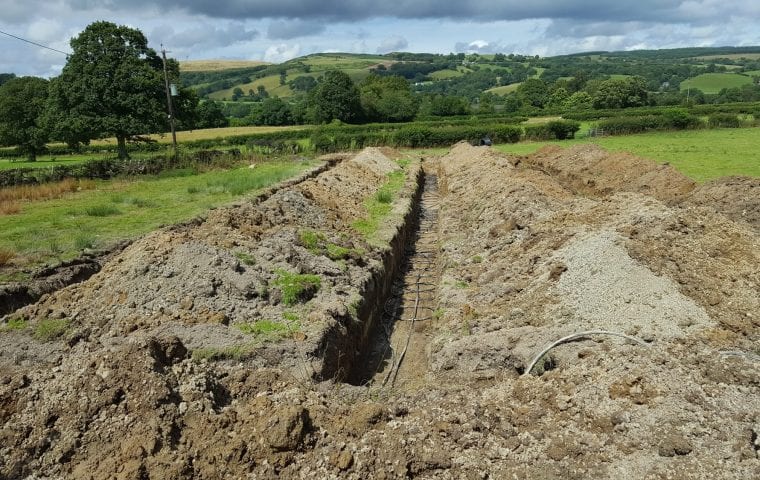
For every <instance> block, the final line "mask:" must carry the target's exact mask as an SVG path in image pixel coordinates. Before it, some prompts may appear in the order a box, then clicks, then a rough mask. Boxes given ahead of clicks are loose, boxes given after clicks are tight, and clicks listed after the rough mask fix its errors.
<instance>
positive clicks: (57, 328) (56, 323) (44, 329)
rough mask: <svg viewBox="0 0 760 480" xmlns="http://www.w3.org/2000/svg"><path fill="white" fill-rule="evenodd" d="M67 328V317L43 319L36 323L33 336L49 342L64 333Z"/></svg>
mask: <svg viewBox="0 0 760 480" xmlns="http://www.w3.org/2000/svg"><path fill="white" fill-rule="evenodd" d="M68 328H69V321H68V320H67V319H65V318H64V319H60V320H56V319H44V320H40V321H39V323H37V326H36V327H35V329H34V338H35V339H37V340H39V341H41V342H51V341H53V340H55V339H57V338H59V337H61V336H63V334H64V333H66V330H68Z"/></svg>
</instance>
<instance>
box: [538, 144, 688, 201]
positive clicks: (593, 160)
mask: <svg viewBox="0 0 760 480" xmlns="http://www.w3.org/2000/svg"><path fill="white" fill-rule="evenodd" d="M523 161H524V162H525V163H526V164H527V165H528V166H530V167H532V168H536V169H540V170H543V171H545V172H547V173H549V174H551V175H552V176H553V177H555V178H556V179H557V180H559V181H560V182H561V183H562V184H563V185H564V186H566V187H567V188H570V189H572V190H573V191H575V192H578V193H584V194H595V195H599V194H601V195H606V194H610V193H612V192H620V191H624V192H639V193H643V194H646V195H651V196H652V197H654V198H656V199H658V200H662V201H664V202H666V203H673V202H677V201H679V200H681V199H683V198H684V197H685V196H686V195H687V194H688V193H689V192H691V191H692V190H693V189H694V187H695V186H696V183H695V182H694V181H693V180H691V179H689V178H688V177H686V176H684V175H683V174H681V173H680V172H678V171H677V170H676V169H675V168H673V167H671V166H669V165H667V164H666V165H658V164H656V163H654V162H652V161H650V160H645V159H643V158H639V157H636V156H634V155H631V154H629V153H610V152H608V151H606V150H604V149H602V148H601V147H598V146H596V145H579V146H575V147H571V148H569V149H567V150H565V149H562V148H560V147H556V146H551V147H544V148H543V149H541V150H539V151H538V152H537V153H536V154H534V155H531V156H529V157H527V158H526V159H524V160H523Z"/></svg>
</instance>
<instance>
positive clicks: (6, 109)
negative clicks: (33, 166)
mask: <svg viewBox="0 0 760 480" xmlns="http://www.w3.org/2000/svg"><path fill="white" fill-rule="evenodd" d="M47 96H48V81H47V80H44V79H42V78H37V77H21V78H12V79H10V80H8V81H7V82H5V83H4V84H3V85H2V86H0V145H18V147H19V149H20V150H21V151H23V152H25V153H26V154H27V155H28V157H29V161H30V162H34V161H35V160H37V153H39V152H40V151H41V150H43V149H44V148H45V143H46V142H47V141H48V129H47V128H46V127H45V125H44V122H43V118H42V117H43V113H44V110H45V103H46V100H47Z"/></svg>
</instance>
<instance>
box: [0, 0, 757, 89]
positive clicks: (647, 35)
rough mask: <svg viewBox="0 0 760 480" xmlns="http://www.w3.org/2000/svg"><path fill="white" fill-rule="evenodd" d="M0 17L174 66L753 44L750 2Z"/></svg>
mask: <svg viewBox="0 0 760 480" xmlns="http://www.w3.org/2000/svg"><path fill="white" fill-rule="evenodd" d="M0 12H2V15H1V16H0V30H2V31H5V32H8V33H11V34H14V35H18V36H21V37H25V38H28V39H30V40H33V41H36V42H38V43H42V44H45V45H49V46H51V47H53V48H56V49H59V50H63V51H68V50H69V48H68V41H69V39H70V38H71V37H72V36H75V35H77V34H78V32H80V31H81V30H82V29H83V28H84V27H85V26H86V25H87V24H88V23H90V22H92V21H96V20H108V21H112V22H115V23H118V24H123V25H129V26H132V27H136V28H139V29H140V30H142V31H143V32H144V33H145V34H146V35H147V37H148V39H149V41H150V43H151V45H152V46H153V47H155V48H158V46H159V45H160V44H161V43H163V44H164V45H165V46H166V47H167V49H169V50H170V51H171V52H172V53H171V54H170V55H171V56H174V57H175V58H177V59H179V60H185V59H212V58H229V59H250V60H266V61H270V62H281V61H284V60H287V59H290V58H294V57H297V56H301V55H306V54H309V53H315V52H335V51H342V52H355V53H386V52H389V51H411V52H432V53H449V52H481V53H495V52H504V53H522V54H528V55H558V54H564V53H574V52H580V51H589V50H631V49H640V48H673V47H686V46H722V45H760V2H757V1H750V0H722V1H720V0H690V1H682V0H639V1H637V2H620V1H618V2H610V1H609V0H587V1H584V2H580V1H574V0H532V1H530V2H527V1H525V0H459V1H457V2H451V1H443V2H441V1H433V0H416V1H413V0H399V1H396V2H385V3H384V2H378V1H376V0H320V1H304V0H255V1H250V0H213V1H212V0H183V1H180V0H164V1H162V2H158V1H155V0H130V1H124V0H25V1H19V0H0ZM64 63H65V56H63V55H61V54H59V53H55V52H51V51H47V50H44V49H40V48H38V47H34V46H31V45H27V44H24V43H22V42H19V41H18V40H14V39H11V38H9V37H6V36H4V35H0V72H14V73H16V74H19V75H41V76H52V75H56V74H57V73H58V72H60V69H61V68H62V66H63V64H64Z"/></svg>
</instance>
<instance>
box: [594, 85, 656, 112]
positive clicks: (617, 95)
mask: <svg viewBox="0 0 760 480" xmlns="http://www.w3.org/2000/svg"><path fill="white" fill-rule="evenodd" d="M592 97H593V98H594V107H595V108H628V107H640V106H642V105H646V104H647V99H648V93H647V85H646V81H645V80H644V79H643V78H641V77H628V78H613V79H610V80H605V81H603V82H601V83H600V84H599V88H598V89H597V90H596V92H594V93H593V94H592Z"/></svg>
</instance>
